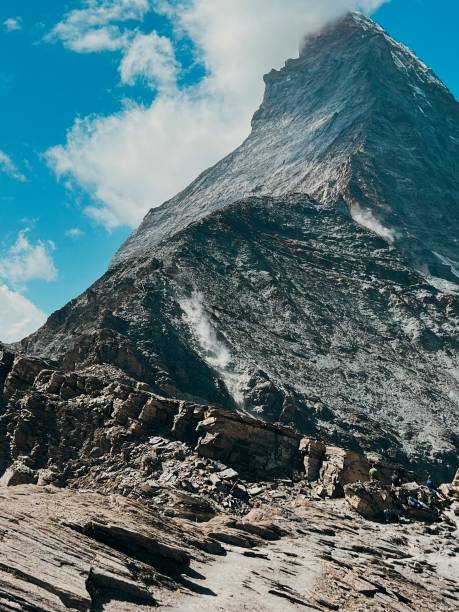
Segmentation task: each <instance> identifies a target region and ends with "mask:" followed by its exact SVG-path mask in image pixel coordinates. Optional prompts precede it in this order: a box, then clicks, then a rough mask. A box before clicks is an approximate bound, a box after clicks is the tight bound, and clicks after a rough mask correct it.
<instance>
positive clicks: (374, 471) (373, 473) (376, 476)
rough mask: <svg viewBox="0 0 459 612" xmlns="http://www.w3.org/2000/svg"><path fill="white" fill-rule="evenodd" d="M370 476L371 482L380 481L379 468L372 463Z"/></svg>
mask: <svg viewBox="0 0 459 612" xmlns="http://www.w3.org/2000/svg"><path fill="white" fill-rule="evenodd" d="M368 474H369V476H370V481H371V482H378V481H379V470H378V468H377V467H376V466H375V465H372V466H371V468H370V471H369V472H368Z"/></svg>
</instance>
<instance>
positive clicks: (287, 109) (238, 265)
mask: <svg viewBox="0 0 459 612" xmlns="http://www.w3.org/2000/svg"><path fill="white" fill-rule="evenodd" d="M266 82H267V91H266V96H265V100H264V102H263V105H262V106H261V108H260V110H259V111H258V112H257V113H256V115H255V117H254V120H253V132H252V134H251V136H250V137H249V139H248V140H247V141H246V142H245V143H244V144H243V145H242V146H241V147H240V148H239V149H238V150H237V151H236V152H235V153H233V154H232V155H230V156H229V157H228V158H226V159H225V160H223V161H222V162H220V163H219V164H217V165H216V166H215V167H214V168H212V169H210V170H209V171H207V172H206V173H204V174H203V175H202V176H201V177H199V178H198V179H197V181H195V182H194V183H193V184H192V185H191V186H190V187H189V188H188V189H186V190H185V191H184V192H183V193H181V194H179V195H178V196H177V197H176V198H174V199H173V200H171V201H170V202H168V203H166V204H164V206H163V207H161V208H160V209H157V210H154V211H151V212H150V213H149V214H148V215H147V217H146V218H145V221H144V223H143V224H142V226H141V227H140V228H139V230H138V232H136V233H135V234H134V235H133V236H132V237H131V238H130V239H129V240H128V242H127V243H126V244H125V245H124V247H122V249H121V250H120V252H119V253H118V255H117V257H116V258H115V260H114V262H113V264H112V266H111V268H110V269H109V271H108V272H107V273H106V274H105V275H104V276H103V277H102V278H101V279H100V280H99V281H98V282H97V283H95V285H93V286H92V287H91V288H90V289H89V290H88V291H87V292H85V293H84V294H83V295H82V296H80V297H79V298H77V299H76V300H73V301H72V302H70V303H69V304H68V305H67V306H65V308H63V309H62V310H60V311H59V312H57V313H55V314H53V315H52V316H51V317H50V319H49V321H48V322H47V324H46V325H45V326H44V327H43V328H42V329H41V330H39V331H38V332H37V333H36V334H34V335H32V336H31V337H30V338H28V339H26V340H24V341H23V343H22V349H23V350H25V351H26V352H28V353H30V354H32V355H40V356H42V357H46V358H48V359H54V360H59V362H60V364H61V367H63V368H64V369H66V370H82V369H84V368H87V367H89V366H92V365H94V364H98V365H101V366H103V367H104V368H105V372H106V375H107V376H108V377H110V376H111V377H112V378H115V379H116V377H117V376H119V372H120V371H122V372H123V373H124V375H126V376H128V377H130V378H131V379H132V378H133V379H135V380H137V381H139V382H143V383H146V384H147V385H148V386H149V388H150V389H151V390H153V391H154V392H156V393H159V394H161V395H165V396H167V397H173V398H181V399H188V400H191V401H199V402H201V403H207V404H208V403H219V404H222V405H224V406H226V407H228V408H234V407H239V408H242V409H244V410H246V411H249V412H252V413H254V414H256V415H258V416H261V417H262V418H263V419H265V420H268V421H281V422H283V423H292V424H294V425H295V426H296V427H297V428H299V429H300V430H301V431H303V432H305V433H308V434H320V435H321V436H324V437H326V438H327V439H328V440H332V441H335V442H337V443H339V444H341V445H346V446H348V447H353V448H365V449H378V450H380V451H382V452H383V453H385V454H386V455H387V456H390V457H392V458H400V459H402V460H410V461H420V462H423V463H427V464H429V463H435V462H440V463H443V466H444V467H446V469H447V470H449V469H452V468H453V467H455V466H456V465H457V458H456V457H457V450H458V448H459V426H458V423H459V419H458V416H459V358H458V333H457V332H458V316H459V304H458V298H457V293H456V291H457V290H458V286H457V284H456V281H457V278H456V276H455V275H456V273H457V270H456V264H455V261H456V260H455V258H457V254H456V251H455V245H456V241H457V239H458V236H459V232H458V201H457V193H458V192H459V191H458V187H459V185H458V181H459V171H458V170H459V168H458V155H457V154H458V143H459V110H458V108H459V106H458V104H457V103H456V102H455V101H454V99H453V98H452V96H451V95H450V94H449V93H448V91H447V90H446V88H445V87H444V86H443V85H442V84H441V83H440V82H439V81H438V80H437V79H436V78H435V76H434V75H433V74H432V73H431V72H430V71H429V70H428V69H427V68H426V67H425V66H423V65H422V64H421V63H420V62H419V61H418V60H417V59H416V58H415V57H414V56H413V55H412V54H411V52H409V51H408V50H407V49H405V48H404V47H401V46H400V45H398V44H397V43H396V42H395V41H393V40H392V39H390V38H389V37H388V36H387V35H386V34H385V33H384V32H383V31H382V30H381V29H380V28H379V27H378V26H376V25H375V24H374V23H372V22H371V21H369V20H367V19H365V18H362V17H359V16H356V15H352V16H349V17H348V18H347V19H345V20H344V21H342V22H340V23H338V24H336V25H335V26H333V27H331V28H329V29H328V30H326V31H324V32H322V33H321V34H320V35H318V36H316V37H314V38H311V39H308V40H307V41H306V43H305V47H304V50H303V51H302V53H301V56H300V58H299V59H297V60H290V61H288V62H287V64H286V67H285V68H284V69H283V70H281V71H279V72H272V73H271V74H270V75H268V76H267V77H266ZM248 192H250V193H248ZM306 192H310V193H311V194H312V195H305V193H306ZM244 194H245V195H244ZM264 194H270V195H264Z"/></svg>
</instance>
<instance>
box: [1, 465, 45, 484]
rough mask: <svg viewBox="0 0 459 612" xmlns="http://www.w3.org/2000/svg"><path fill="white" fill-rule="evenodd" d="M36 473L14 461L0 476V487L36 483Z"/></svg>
mask: <svg viewBox="0 0 459 612" xmlns="http://www.w3.org/2000/svg"><path fill="white" fill-rule="evenodd" d="M36 482H37V475H36V473H35V472H34V471H33V470H31V469H30V468H29V467H27V466H26V465H24V464H23V463H20V462H15V463H13V465H11V466H10V467H9V468H7V469H6V470H5V472H4V474H3V476H2V477H1V478H0V487H15V486H18V485H24V484H36Z"/></svg>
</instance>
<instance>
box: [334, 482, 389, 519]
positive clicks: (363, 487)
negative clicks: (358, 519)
mask: <svg viewBox="0 0 459 612" xmlns="http://www.w3.org/2000/svg"><path fill="white" fill-rule="evenodd" d="M344 495H345V498H346V501H347V503H348V504H349V505H350V507H351V508H352V509H353V510H355V511H356V512H357V513H358V514H360V515H361V516H363V517H364V518H366V519H368V520H371V521H374V520H382V519H384V517H385V516H386V515H387V514H388V513H397V511H398V508H397V500H396V498H395V496H394V493H393V492H392V491H391V489H390V487H389V486H387V485H383V484H381V483H379V482H365V483H364V482H355V483H352V484H348V485H346V486H345V487H344Z"/></svg>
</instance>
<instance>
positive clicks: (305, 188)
mask: <svg viewBox="0 0 459 612" xmlns="http://www.w3.org/2000/svg"><path fill="white" fill-rule="evenodd" d="M265 82H266V94H265V97H264V101H263V104H262V105H261V108H260V109H259V110H258V112H257V113H256V114H255V116H254V118H253V122H252V133H251V134H250V136H249V138H248V139H247V140H246V141H245V142H244V143H243V144H242V145H241V146H240V147H239V148H238V149H237V150H236V151H234V153H232V154H231V155H229V156H228V157H227V158H225V159H223V160H222V161H221V162H219V163H218V164H217V165H216V166H214V167H213V168H211V169H210V170H207V171H206V172H204V173H203V174H202V175H201V176H200V177H199V178H198V179H197V180H196V181H195V182H194V183H192V184H191V185H190V186H189V187H188V188H187V189H185V190H184V191H183V192H182V193H179V194H178V195H177V196H176V197H175V198H173V199H172V200H170V201H169V202H166V203H165V204H164V205H163V206H161V207H160V208H156V209H153V210H151V211H150V213H149V214H148V215H147V216H146V218H145V220H144V222H143V223H142V224H141V226H140V228H139V229H138V230H137V232H135V233H134V235H133V236H132V237H131V238H130V239H129V240H128V241H127V242H126V244H125V245H124V246H123V247H122V248H121V249H120V251H119V252H118V254H117V255H116V257H115V259H114V262H113V265H115V266H116V265H117V264H118V263H120V262H123V261H126V260H129V259H134V260H135V259H136V258H137V257H139V256H142V255H144V254H145V253H148V252H151V250H152V249H154V248H155V247H156V245H158V244H160V243H161V242H162V241H163V240H165V239H167V238H169V237H171V236H173V235H174V234H176V233H177V232H178V231H180V230H182V229H184V228H186V227H187V226H188V225H190V223H193V222H195V221H198V220H200V219H202V218H204V217H206V216H208V215H209V214H211V213H212V212H214V211H216V210H221V209H223V208H225V207H226V206H227V205H228V204H230V203H231V202H234V201H236V200H239V199H242V198H243V197H245V196H246V195H247V194H249V193H250V194H254V195H259V196H260V195H274V196H280V197H282V196H283V195H285V194H286V193H301V194H308V195H310V196H312V197H313V198H314V199H315V200H318V201H319V202H321V203H323V204H327V205H332V206H335V205H336V203H337V202H340V201H342V202H344V204H345V205H346V208H347V209H348V210H349V211H350V212H351V214H352V215H353V216H354V218H355V219H356V220H357V221H358V222H360V223H362V224H363V225H366V226H368V227H369V228H370V229H372V230H373V231H376V232H377V233H379V234H380V235H382V237H383V238H385V239H386V240H388V241H390V242H395V241H396V242H397V244H398V245H399V246H402V247H403V248H404V250H405V252H406V253H407V254H408V255H410V256H411V259H412V261H413V263H414V264H416V265H417V268H418V269H420V270H421V271H423V272H424V273H425V274H426V275H431V276H438V277H439V278H441V279H446V280H447V281H451V282H453V283H456V284H457V283H458V282H459V281H458V279H459V254H458V235H459V197H458V193H459V104H458V103H457V102H456V100H455V99H454V98H453V96H452V95H451V93H450V92H449V91H448V90H447V88H446V87H445V86H444V85H443V83H441V81H440V80H439V79H438V78H437V77H436V76H435V75H434V74H433V73H432V71H431V70H429V69H428V68H427V67H426V66H425V65H424V64H422V62H420V61H419V60H418V59H417V58H416V57H415V56H414V55H413V53H412V52H411V51H410V50H409V49H407V48H406V47H404V46H402V45H400V44H399V43H397V42H396V41H395V40H393V39H392V38H390V37H389V36H388V35H387V34H386V33H385V32H384V31H383V30H382V29H381V28H380V27H379V26H377V25H376V24H375V23H374V22H372V21H371V20H370V19H367V18H365V17H363V16H361V15H358V14H351V15H349V16H348V17H347V18H346V19H345V20H343V21H341V22H339V23H338V24H334V25H332V26H330V27H329V28H328V29H327V30H325V31H324V32H322V33H320V34H319V35H317V36H313V37H310V38H308V39H307V40H306V42H305V44H304V46H303V49H302V51H301V54H300V57H299V58H298V59H294V60H289V61H287V62H286V65H285V68H283V69H282V70H280V71H276V70H273V71H272V72H271V73H270V74H268V75H266V77H265ZM455 290H456V291H457V290H458V288H457V287H456V289H455Z"/></svg>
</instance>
